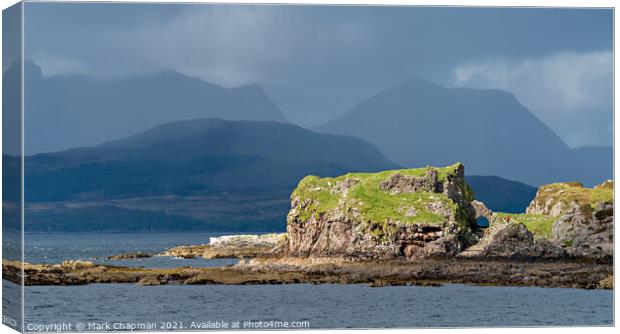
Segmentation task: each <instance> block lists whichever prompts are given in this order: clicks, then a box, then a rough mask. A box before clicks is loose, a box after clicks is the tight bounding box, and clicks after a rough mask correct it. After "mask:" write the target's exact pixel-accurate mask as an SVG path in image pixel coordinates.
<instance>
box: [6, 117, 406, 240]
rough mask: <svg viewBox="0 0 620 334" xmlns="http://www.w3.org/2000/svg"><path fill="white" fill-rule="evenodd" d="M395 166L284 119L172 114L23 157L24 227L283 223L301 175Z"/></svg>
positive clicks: (361, 147) (366, 147) (373, 152)
mask: <svg viewBox="0 0 620 334" xmlns="http://www.w3.org/2000/svg"><path fill="white" fill-rule="evenodd" d="M13 159H17V158H13ZM396 167H397V165H395V164H393V163H391V162H390V161H388V160H386V159H385V158H384V157H383V155H382V154H381V153H380V152H379V151H378V150H377V149H376V148H375V147H374V146H372V145H370V144H368V143H366V142H364V141H363V140H360V139H355V138H351V137H344V136H338V135H327V134H319V133H315V132H312V131H309V130H306V129H303V128H301V127H299V126H296V125H292V124H284V123H277V122H270V121H225V120H220V119H213V118H207V119H198V120H192V121H179V122H173V123H167V124H163V125H159V126H156V127H154V128H152V129H149V130H147V131H144V132H142V133H139V134H137V135H134V136H130V137H128V138H125V139H122V140H116V141H109V142H105V143H103V144H100V145H98V146H95V147H85V148H77V149H71V150H67V151H62V152H56V153H41V154H36V155H34V156H29V157H27V158H26V160H25V173H26V179H25V195H24V196H25V198H26V201H27V203H28V205H27V216H28V217H29V220H28V221H29V222H30V223H29V224H28V226H27V228H29V229H34V230H46V229H51V230H56V229H63V230H67V229H69V230H76V229H77V230H90V229H93V228H94V227H97V226H100V225H101V226H106V229H121V230H122V229H126V228H128V225H127V224H130V225H131V226H132V227H131V229H132V230H143V229H147V230H149V229H158V230H159V229H166V228H173V229H174V228H177V227H178V228H179V229H203V230H204V229H207V230H227V231H230V230H236V229H249V230H257V229H258V230H274V229H282V228H284V226H285V224H284V223H283V222H285V216H286V213H287V212H288V206H289V204H288V197H289V195H290V193H291V191H292V190H293V189H294V188H295V186H296V185H297V183H298V182H299V180H300V179H301V178H303V177H304V176H306V175H308V174H314V175H320V176H335V175H340V174H343V173H347V172H353V171H364V172H370V171H378V170H383V169H392V168H396ZM121 213H122V214H121ZM59 224H60V225H59ZM106 224H108V225H106ZM110 224H111V225H110ZM119 224H120V225H119ZM162 224H164V226H162ZM165 224H167V225H165ZM237 224H239V225H237ZM93 226H94V227H93Z"/></svg>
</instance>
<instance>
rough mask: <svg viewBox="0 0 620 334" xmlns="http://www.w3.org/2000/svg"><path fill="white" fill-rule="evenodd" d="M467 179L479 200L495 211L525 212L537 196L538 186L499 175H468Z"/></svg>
mask: <svg viewBox="0 0 620 334" xmlns="http://www.w3.org/2000/svg"><path fill="white" fill-rule="evenodd" d="M465 180H466V181H467V183H468V184H469V185H470V186H471V188H472V189H473V191H474V195H475V197H476V199H477V200H479V201H482V202H484V204H485V205H486V206H487V207H488V208H489V209H491V210H493V211H499V212H509V213H524V212H525V209H526V208H527V206H528V205H530V202H531V201H532V200H533V199H534V197H536V191H537V190H538V189H537V188H534V187H532V186H528V185H527V184H524V183H521V182H516V181H510V180H506V179H502V178H501V177H497V176H478V175H468V176H465Z"/></svg>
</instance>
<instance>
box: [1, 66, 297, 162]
mask: <svg viewBox="0 0 620 334" xmlns="http://www.w3.org/2000/svg"><path fill="white" fill-rule="evenodd" d="M15 70H17V69H16V68H15V67H12V68H10V69H9V70H8V71H7V72H9V71H15ZM24 85H25V89H26V92H27V94H26V95H25V97H24V98H25V122H26V123H25V137H26V143H27V144H26V153H27V154H32V153H38V152H51V151H58V150H62V149H67V148H73V147H80V146H90V145H96V144H98V143H101V142H103V141H105V140H110V139H114V138H122V137H125V136H129V135H132V134H135V133H137V132H139V131H144V130H146V129H148V128H150V127H152V126H155V125H158V124H162V123H166V122H172V121H179V120H188V119H196V118H203V117H214V118H221V119H228V120H258V121H278V122H287V121H286V119H285V118H284V116H283V115H282V112H281V111H280V109H279V108H278V107H277V106H276V105H275V104H274V103H273V102H272V101H271V100H270V98H269V97H268V96H267V95H266V94H265V93H264V91H263V90H262V89H261V88H260V86H258V85H256V84H254V85H247V86H242V87H237V88H223V87H221V86H218V85H214V84H211V83H208V82H206V81H203V80H201V79H198V78H195V77H189V76H186V75H184V74H181V73H177V72H173V71H163V72H159V73H153V74H146V75H140V76H134V77H128V78H118V79H107V80H93V79H90V78H88V77H84V76H79V75H55V76H51V77H43V76H42V75H41V69H40V68H39V67H38V66H37V65H35V64H34V63H32V62H31V61H27V62H26V63H25V82H24Z"/></svg>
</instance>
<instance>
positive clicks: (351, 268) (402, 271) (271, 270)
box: [2, 163, 614, 289]
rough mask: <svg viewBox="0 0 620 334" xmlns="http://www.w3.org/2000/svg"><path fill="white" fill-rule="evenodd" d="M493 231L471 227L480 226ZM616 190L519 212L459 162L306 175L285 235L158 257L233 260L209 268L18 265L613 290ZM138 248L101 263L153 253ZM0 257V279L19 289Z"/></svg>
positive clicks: (240, 277)
mask: <svg viewBox="0 0 620 334" xmlns="http://www.w3.org/2000/svg"><path fill="white" fill-rule="evenodd" d="M480 217H484V218H486V219H487V220H488V221H489V223H490V225H489V226H488V227H486V228H483V227H481V226H478V225H477V223H476V221H477V219H478V218H480ZM613 227H614V221H613V182H612V181H606V182H604V183H602V184H600V185H598V186H596V187H594V188H585V187H583V186H582V185H581V184H579V183H574V182H573V183H556V184H551V185H545V186H543V187H541V188H540V189H539V190H538V192H537V194H536V197H535V198H534V200H533V201H532V202H531V204H530V206H529V207H528V208H527V210H526V212H525V213H522V214H508V213H501V212H492V211H491V210H489V209H488V208H487V207H486V206H485V205H484V203H482V202H479V201H476V200H475V198H474V194H473V192H472V191H471V188H469V186H468V185H467V183H466V182H465V178H464V166H463V165H462V164H460V163H457V164H454V165H452V166H448V167H444V168H434V167H426V168H420V169H408V170H397V171H385V172H379V173H370V174H369V173H352V174H346V175H343V176H340V177H337V178H318V177H315V176H308V177H306V178H304V179H303V180H302V181H300V183H299V186H298V187H297V189H295V191H294V192H293V193H292V195H291V210H290V212H289V214H288V221H287V232H286V233H281V234H265V235H236V236H224V237H219V238H211V239H210V240H209V243H208V244H203V245H194V246H178V247H174V248H171V249H168V250H167V251H165V252H163V253H162V254H159V255H160V256H171V257H178V258H186V259H188V258H205V259H217V258H237V259H240V261H239V263H238V264H236V265H230V266H225V267H211V268H193V267H183V268H174V269H149V268H130V267H119V266H110V265H100V264H94V263H92V262H89V261H65V262H63V263H61V264H55V265H48V264H45V265H44V264H24V268H23V269H24V274H25V276H24V277H23V280H24V284H25V285H80V284H90V283H136V284H140V285H163V284H289V283H312V284H321V283H341V284H352V283H365V284H369V286H373V287H380V286H389V285H430V286H435V285H440V284H446V283H465V284H489V285H516V286H543V287H570V288H586V289H594V288H601V289H612V288H613V276H612V275H613ZM150 256H151V255H150V254H146V253H142V252H138V253H133V254H119V255H113V256H110V257H108V259H117V260H118V259H123V260H127V259H138V258H147V257H150ZM21 267H22V265H21V264H20V263H19V262H16V261H10V260H3V265H2V269H3V278H5V279H8V280H10V281H13V282H16V283H19V282H21V281H22V277H21V274H22V268H21Z"/></svg>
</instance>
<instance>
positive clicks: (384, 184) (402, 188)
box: [379, 168, 440, 194]
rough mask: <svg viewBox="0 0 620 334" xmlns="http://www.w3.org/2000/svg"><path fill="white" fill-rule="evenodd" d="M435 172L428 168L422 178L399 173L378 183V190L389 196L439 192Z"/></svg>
mask: <svg viewBox="0 0 620 334" xmlns="http://www.w3.org/2000/svg"><path fill="white" fill-rule="evenodd" d="M437 181H438V179H437V170H436V169H432V168H429V169H428V170H427V171H426V173H424V175H422V176H408V175H403V174H401V173H395V174H392V176H390V177H389V178H388V179H387V180H384V181H381V183H379V189H381V190H383V191H387V192H389V193H390V194H401V193H414V192H419V191H427V192H439V187H440V183H439V182H437Z"/></svg>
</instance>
